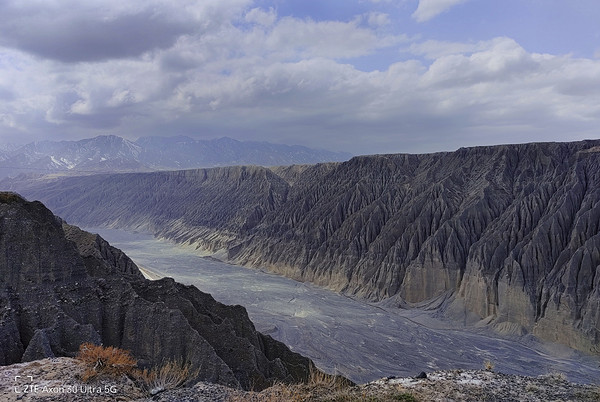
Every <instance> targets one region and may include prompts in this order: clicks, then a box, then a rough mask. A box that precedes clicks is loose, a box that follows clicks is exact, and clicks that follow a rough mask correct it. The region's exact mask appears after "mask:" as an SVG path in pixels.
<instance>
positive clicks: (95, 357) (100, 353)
mask: <svg viewBox="0 0 600 402" xmlns="http://www.w3.org/2000/svg"><path fill="white" fill-rule="evenodd" d="M76 359H77V360H79V361H80V362H82V363H83V365H84V366H85V371H84V373H83V375H82V377H81V378H82V380H83V381H89V380H90V379H92V378H94V377H96V376H98V375H101V374H106V375H109V376H113V377H118V376H120V375H122V374H131V373H132V372H133V369H134V367H135V366H136V365H137V361H136V360H135V359H134V358H133V357H132V356H131V353H130V352H129V351H128V350H123V349H119V348H115V347H112V346H108V347H104V346H100V345H94V344H93V343H83V344H81V345H80V346H79V353H78V354H77V356H76Z"/></svg>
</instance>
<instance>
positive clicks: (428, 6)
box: [412, 0, 468, 22]
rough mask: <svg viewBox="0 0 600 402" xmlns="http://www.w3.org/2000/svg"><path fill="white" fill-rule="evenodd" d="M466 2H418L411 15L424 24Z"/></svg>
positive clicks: (459, 0)
mask: <svg viewBox="0 0 600 402" xmlns="http://www.w3.org/2000/svg"><path fill="white" fill-rule="evenodd" d="M467 1H468V0H419V6H418V7H417V10H416V11H415V12H414V13H413V15H412V16H413V18H414V19H415V20H416V21H417V22H425V21H429V20H430V19H432V18H434V17H436V16H438V15H440V14H441V13H443V12H446V11H448V10H449V9H450V8H452V7H454V6H456V5H458V4H462V3H466V2H467Z"/></svg>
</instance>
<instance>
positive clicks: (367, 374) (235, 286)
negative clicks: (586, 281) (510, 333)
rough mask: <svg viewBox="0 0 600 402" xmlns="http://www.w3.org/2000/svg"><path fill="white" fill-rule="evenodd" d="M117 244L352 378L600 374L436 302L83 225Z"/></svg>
mask: <svg viewBox="0 0 600 402" xmlns="http://www.w3.org/2000/svg"><path fill="white" fill-rule="evenodd" d="M86 230H88V231H90V232H92V233H99V234H100V235H101V236H102V237H103V238H104V239H106V240H107V241H108V242H109V243H110V244H111V245H113V246H115V247H117V248H120V249H121V250H123V251H124V252H125V253H126V254H127V255H128V256H129V257H130V258H131V259H133V260H134V261H135V263H136V264H138V266H140V267H141V268H143V270H144V271H145V272H146V273H147V274H150V275H151V276H152V277H154V278H158V277H164V276H168V277H172V278H174V279H175V280H176V281H178V282H181V283H184V284H187V285H194V286H196V287H197V288H199V289H200V290H201V291H203V292H206V293H210V294H211V295H212V296H213V297H214V298H215V299H216V300H218V301H220V302H222V303H225V304H240V305H242V306H244V307H246V309H247V311H248V314H249V316H250V318H251V319H252V321H253V322H254V324H255V326H256V328H257V329H258V330H259V331H261V332H263V333H266V334H269V335H271V336H272V337H273V338H275V339H277V340H279V341H282V342H284V343H285V344H286V345H288V346H289V347H290V349H292V350H293V351H295V352H298V353H301V354H303V355H305V356H307V357H309V358H311V359H312V360H313V361H314V362H315V364H316V365H317V366H318V367H319V368H321V369H323V370H325V371H327V372H329V373H338V374H342V375H344V376H346V377H348V378H350V379H351V380H353V381H355V382H357V383H364V382H368V381H372V380H376V379H379V378H381V377H388V376H396V377H408V376H415V375H417V374H419V373H420V372H421V371H425V372H431V371H434V370H449V369H482V368H483V367H484V363H485V362H491V363H492V364H493V365H494V370H495V371H498V372H503V373H508V374H520V375H529V376H538V375H545V374H551V373H563V374H565V375H566V377H567V378H568V379H569V380H570V381H574V382H579V383H598V382H600V368H599V363H600V362H599V359H598V358H597V357H594V356H589V355H585V354H582V353H579V352H576V351H574V350H572V349H569V348H566V347H561V346H557V345H549V344H545V343H542V342H539V341H538V340H536V339H535V338H533V337H532V336H524V337H519V338H501V337H499V336H497V335H494V334H493V333H492V332H491V331H490V330H488V329H486V328H459V327H458V326H457V325H454V324H453V323H451V322H448V321H447V320H444V319H441V318H438V317H437V316H436V314H435V311H429V310H426V309H400V308H396V307H387V306H385V304H384V303H380V304H371V303H367V302H364V301H360V300H354V299H352V298H349V297H346V296H343V295H340V294H338V293H335V292H332V291H329V290H326V289H322V288H319V287H316V286H313V285H311V284H309V283H300V282H297V281H294V280H291V279H288V278H285V277H282V276H279V275H274V274H271V273H268V272H264V271H261V270H258V269H250V268H244V267H240V266H235V265H230V264H226V263H223V262H220V261H217V260H214V259H210V258H206V257H203V256H201V255H200V254H199V253H197V252H195V250H194V249H193V248H191V247H183V246H179V245H176V244H174V243H171V242H169V241H165V240H158V239H155V238H154V237H153V236H151V235H148V234H143V233H132V232H127V231H123V230H116V229H103V228H91V229H90V228H88V229H86Z"/></svg>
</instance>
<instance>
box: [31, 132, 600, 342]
mask: <svg viewBox="0 0 600 402" xmlns="http://www.w3.org/2000/svg"><path fill="white" fill-rule="evenodd" d="M274 173H277V174H279V175H280V176H277V175H276V174H274ZM22 188H23V191H24V193H25V194H26V195H28V196H29V197H35V198H40V199H42V200H43V201H44V202H46V203H48V205H50V207H51V208H53V210H54V211H55V212H57V213H59V214H61V215H62V216H65V218H66V219H68V220H69V221H72V222H75V223H79V224H86V225H106V226H118V227H122V228H140V229H145V230H149V231H151V232H152V233H155V234H157V235H160V236H164V237H168V238H171V239H173V240H175V241H178V242H190V243H193V244H197V245H198V246H200V247H203V248H205V249H208V250H212V251H216V250H222V251H221V253H220V256H221V255H226V256H227V257H228V259H229V260H230V261H234V262H237V263H240V264H244V265H250V266H261V267H266V268H268V269H271V270H273V271H276V272H279V273H282V274H284V275H286V276H289V277H292V278H295V279H298V280H302V281H311V282H313V283H316V284H319V285H322V286H326V287H329V288H331V289H334V290H338V291H342V292H345V293H347V294H352V295H356V296H359V297H364V298H368V299H371V300H382V299H390V300H391V301H392V302H395V303H397V304H399V305H411V304H412V303H423V302H428V301H429V302H432V301H436V302H437V303H439V305H440V306H442V307H443V309H444V311H446V313H447V314H449V315H450V316H452V317H455V318H456V319H458V320H460V321H464V322H466V323H474V322H476V321H477V320H485V321H484V322H485V323H489V324H490V325H493V326H494V328H496V329H497V330H498V331H501V332H505V333H512V334H522V333H525V332H532V333H534V334H536V335H538V336H540V337H541V338H544V339H547V340H552V341H557V342H561V343H565V344H567V345H570V346H573V347H576V348H578V349H581V350H588V351H589V350H595V349H596V347H597V345H598V341H599V336H600V332H599V329H598V322H600V294H599V292H600V275H597V271H598V270H599V269H600V140H594V141H581V142H573V143H540V144H522V145H503V146H494V147H475V148H462V149H459V150H458V151H456V152H445V153H436V154H427V155H376V156H363V157H356V158H353V159H351V160H350V161H348V162H344V163H337V164H321V165H314V166H310V167H302V168H297V169H293V168H286V169H273V170H267V169H263V168H219V169H210V170H196V171H185V172H171V173H161V174H156V173H152V174H132V175H119V176H104V177H102V176H97V177H88V178H72V179H65V180H62V181H57V182H54V183H41V184H39V183H37V184H31V185H29V187H27V186H25V185H23V186H22Z"/></svg>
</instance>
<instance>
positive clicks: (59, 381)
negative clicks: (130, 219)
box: [0, 357, 600, 402]
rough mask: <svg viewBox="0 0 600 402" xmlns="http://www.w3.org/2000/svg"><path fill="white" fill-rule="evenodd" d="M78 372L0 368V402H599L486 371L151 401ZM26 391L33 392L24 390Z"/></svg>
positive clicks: (198, 388)
mask: <svg viewBox="0 0 600 402" xmlns="http://www.w3.org/2000/svg"><path fill="white" fill-rule="evenodd" d="M82 370H83V369H82V367H81V366H80V365H79V363H78V362H77V361H76V360H74V359H71V358H64V357H63V358H55V359H43V360H36V361H33V362H28V363H19V364H14V365H11V366H4V367H0V400H2V401H6V402H13V401H86V402H88V401H94V402H96V401H112V400H126V401H162V402H171V401H183V400H185V401H262V400H268V401H288V400H290V399H289V398H290V395H293V396H294V398H295V399H294V400H297V401H309V400H314V401H320V400H321V401H324V400H332V399H333V400H336V399H335V398H336V397H337V399H339V400H345V401H360V400H364V399H365V398H366V399H369V398H370V399H372V400H380V401H387V400H409V399H399V398H400V397H399V395H410V396H412V397H413V398H414V399H413V400H417V401H448V400H455V401H484V400H485V401H503V402H506V401H597V400H598V399H599V398H600V388H599V387H598V386H595V385H582V384H575V383H571V382H568V381H566V380H565V379H564V376H562V375H560V374H558V373H555V374H549V375H546V376H541V377H523V376H515V375H507V374H501V373H495V372H492V371H485V370H451V371H439V372H434V373H429V374H428V376H427V378H426V379H413V378H386V379H381V380H379V381H374V382H372V383H368V384H364V385H359V386H354V387H347V388H342V389H334V388H330V387H329V388H328V387H326V386H323V385H320V386H319V385H293V386H285V385H278V386H275V387H272V388H267V389H265V390H264V391H262V392H246V391H240V390H237V389H233V388H228V387H225V386H222V385H217V384H211V383H206V382H198V383H197V384H195V385H194V386H192V387H188V388H180V389H176V390H171V391H165V392H162V393H160V394H158V395H157V396H155V397H153V398H152V399H150V398H148V397H146V396H144V394H143V393H142V392H141V391H140V390H139V389H138V388H137V387H136V386H135V384H134V383H133V382H132V381H131V380H129V379H128V378H127V377H125V376H123V377H121V378H117V379H114V378H98V379H95V380H94V381H92V382H89V383H83V382H81V381H80V380H79V378H78V376H79V375H80V373H81V372H82ZM29 376H31V377H32V378H33V380H31V379H30V377H29ZM15 377H18V378H17V380H15ZM25 385H33V386H34V387H31V388H29V389H26V388H25ZM35 386H37V388H35ZM69 387H71V388H69ZM69 390H71V392H68V391H69ZM73 390H74V391H73ZM26 391H27V392H26ZM343 398H345V399H343ZM361 398H362V399H361Z"/></svg>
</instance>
